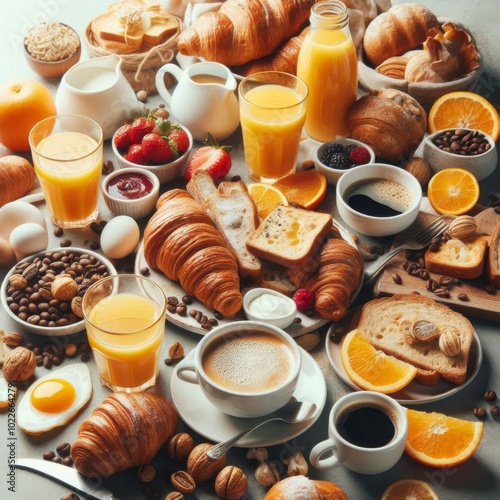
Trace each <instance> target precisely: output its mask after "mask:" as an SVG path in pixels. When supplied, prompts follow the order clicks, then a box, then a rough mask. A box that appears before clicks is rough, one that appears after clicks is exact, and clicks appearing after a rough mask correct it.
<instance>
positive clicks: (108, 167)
mask: <svg viewBox="0 0 500 500" xmlns="http://www.w3.org/2000/svg"><path fill="white" fill-rule="evenodd" d="M113 170H114V167H113V162H112V161H111V160H104V161H103V162H102V173H103V174H104V175H108V174H110V173H111V172H113Z"/></svg>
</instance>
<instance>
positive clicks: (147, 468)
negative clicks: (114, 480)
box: [137, 465, 156, 483]
mask: <svg viewBox="0 0 500 500" xmlns="http://www.w3.org/2000/svg"><path fill="white" fill-rule="evenodd" d="M155 475H156V469H155V468H154V467H153V466H152V465H142V466H141V467H139V470H138V471H137V477H138V478H139V481H140V482H141V483H149V482H151V481H152V480H153V479H154V478H155Z"/></svg>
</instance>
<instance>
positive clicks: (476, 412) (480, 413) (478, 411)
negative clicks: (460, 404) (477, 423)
mask: <svg viewBox="0 0 500 500" xmlns="http://www.w3.org/2000/svg"><path fill="white" fill-rule="evenodd" d="M472 413H474V415H475V416H476V417H477V418H479V419H480V420H482V419H484V418H485V417H486V410H485V409H484V408H482V407H481V406H476V408H474V409H473V410H472Z"/></svg>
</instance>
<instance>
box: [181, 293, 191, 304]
mask: <svg viewBox="0 0 500 500" xmlns="http://www.w3.org/2000/svg"><path fill="white" fill-rule="evenodd" d="M182 302H184V304H186V305H187V306H188V305H190V304H192V303H193V298H192V297H190V296H189V295H184V296H183V297H182Z"/></svg>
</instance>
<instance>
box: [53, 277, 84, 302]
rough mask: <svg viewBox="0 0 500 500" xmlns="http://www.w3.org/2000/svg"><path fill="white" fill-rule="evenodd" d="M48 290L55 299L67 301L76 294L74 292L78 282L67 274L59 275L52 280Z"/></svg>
mask: <svg viewBox="0 0 500 500" xmlns="http://www.w3.org/2000/svg"><path fill="white" fill-rule="evenodd" d="M50 291H51V292H52V295H53V296H54V298H55V299H57V300H62V301H67V300H71V299H72V298H73V297H74V296H75V295H76V292H77V291H78V284H77V282H76V281H75V280H74V279H73V278H72V277H71V276H68V275H67V274H64V275H59V276H57V277H56V279H55V280H54V281H53V282H52V284H51V286H50Z"/></svg>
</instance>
